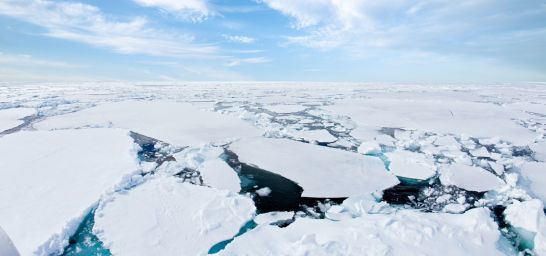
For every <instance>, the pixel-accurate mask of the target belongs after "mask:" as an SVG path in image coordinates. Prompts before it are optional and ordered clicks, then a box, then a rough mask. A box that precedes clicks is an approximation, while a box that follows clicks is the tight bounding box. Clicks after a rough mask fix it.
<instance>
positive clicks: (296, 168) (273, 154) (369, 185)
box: [229, 137, 399, 198]
mask: <svg viewBox="0 0 546 256" xmlns="http://www.w3.org/2000/svg"><path fill="white" fill-rule="evenodd" d="M229 149H230V150H231V151H233V152H234V153H235V154H237V155H238V157H239V161H240V162H242V163H246V164H250V165H255V166H258V167H259V168H261V169H264V170H267V171H270V172H274V173H277V174H279V175H281V176H283V177H285V178H288V179H290V180H292V181H294V182H296V183H298V184H299V185H300V186H301V187H302V188H303V194H302V196H303V197H316V198H336V197H348V196H351V195H355V194H362V193H372V192H375V191H381V190H384V189H387V188H389V187H392V186H394V185H396V184H398V183H399V181H398V179H397V178H396V177H395V176H394V175H392V174H391V173H389V172H387V171H386V170H385V167H384V165H383V162H382V161H381V160H380V159H379V158H376V157H371V156H364V155H361V154H357V153H352V152H347V151H343V150H339V149H333V148H328V147H321V146H316V145H312V144H307V143H302V142H297V141H292V140H287V139H269V138H263V137H254V138H247V139H242V140H240V141H236V142H234V143H233V144H231V145H230V146H229Z"/></svg>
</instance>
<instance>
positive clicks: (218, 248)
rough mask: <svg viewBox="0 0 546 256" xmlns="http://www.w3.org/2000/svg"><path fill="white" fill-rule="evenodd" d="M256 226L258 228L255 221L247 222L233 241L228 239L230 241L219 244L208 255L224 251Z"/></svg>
mask: <svg viewBox="0 0 546 256" xmlns="http://www.w3.org/2000/svg"><path fill="white" fill-rule="evenodd" d="M256 226H258V224H256V222H254V221H253V220H251V221H249V222H247V223H246V224H245V225H244V226H243V227H241V229H240V230H239V233H237V234H236V235H235V236H234V237H233V238H231V239H228V240H225V241H222V242H219V243H217V244H215V245H213V246H212V247H211V248H210V250H209V253H208V254H216V253H218V252H220V251H221V250H223V249H224V248H226V246H227V245H228V244H229V243H231V242H232V241H233V239H235V238H236V237H238V236H241V235H243V234H244V233H246V232H248V231H250V230H252V229H254V228H255V227H256Z"/></svg>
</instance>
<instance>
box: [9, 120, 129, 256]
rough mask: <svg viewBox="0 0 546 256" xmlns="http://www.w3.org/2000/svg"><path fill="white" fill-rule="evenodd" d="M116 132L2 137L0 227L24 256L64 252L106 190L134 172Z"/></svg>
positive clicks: (121, 134) (125, 137)
mask: <svg viewBox="0 0 546 256" xmlns="http://www.w3.org/2000/svg"><path fill="white" fill-rule="evenodd" d="M136 150H137V149H136V145H135V144H134V143H133V141H132V139H131V137H129V133H128V132H127V131H124V130H117V129H81V130H63V131H32V132H26V131H25V132H22V131H21V132H18V133H14V134H10V135H6V136H4V137H2V138H0V176H1V177H2V178H1V179H0V226H2V228H4V230H5V231H6V233H7V234H8V235H9V236H10V237H11V239H12V241H13V243H14V244H15V246H16V247H17V249H18V250H19V251H20V253H21V254H22V255H33V254H36V255H50V254H57V253H59V252H62V250H63V248H64V247H65V246H66V245H67V244H68V238H69V236H71V235H72V234H73V232H75V230H76V228H77V227H78V225H79V223H80V221H81V220H82V219H83V217H84V216H85V215H86V214H87V213H88V212H89V210H90V209H91V207H93V205H95V204H96V203H97V202H98V201H99V199H100V198H101V196H102V195H103V194H104V193H106V192H107V191H110V190H113V189H115V186H116V185H118V184H120V185H121V184H124V183H128V182H130V181H131V176H130V175H131V174H132V173H135V172H137V170H138V162H137V161H136Z"/></svg>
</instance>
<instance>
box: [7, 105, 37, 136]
mask: <svg viewBox="0 0 546 256" xmlns="http://www.w3.org/2000/svg"><path fill="white" fill-rule="evenodd" d="M35 113H36V110H35V109H33V108H9V109H0V132H3V131H5V130H9V129H11V128H14V127H16V126H19V125H21V124H23V121H22V120H21V119H23V118H24V117H26V116H30V115H33V114H35Z"/></svg>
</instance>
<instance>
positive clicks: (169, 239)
mask: <svg viewBox="0 0 546 256" xmlns="http://www.w3.org/2000/svg"><path fill="white" fill-rule="evenodd" d="M254 212H255V207H254V204H253V202H252V200H251V199H250V198H247V197H244V196H241V195H237V194H233V193H231V192H228V191H226V190H217V189H213V188H207V187H203V186H196V185H192V184H189V183H181V182H179V180H178V179H176V178H173V177H166V178H165V177H164V178H157V179H153V180H150V181H148V182H146V183H144V184H142V185H140V186H138V187H135V188H134V189H132V190H130V191H128V193H124V194H117V195H115V197H114V199H113V201H111V202H108V203H106V204H105V205H104V206H103V207H100V208H99V209H98V210H97V212H96V214H95V226H94V228H93V232H94V233H96V234H97V236H98V237H99V238H100V239H101V240H102V241H103V242H104V244H105V245H106V246H107V247H108V248H109V249H110V251H111V252H112V254H113V255H131V256H132V255H205V254H207V252H208V251H209V249H210V248H211V247H212V246H213V245H215V244H216V243H219V242H221V241H224V240H227V239H230V238H231V237H233V236H234V235H235V234H236V233H237V232H238V231H239V229H240V228H241V226H243V225H244V224H245V223H246V222H247V221H248V220H250V219H251V218H252V216H253V215H254Z"/></svg>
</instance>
